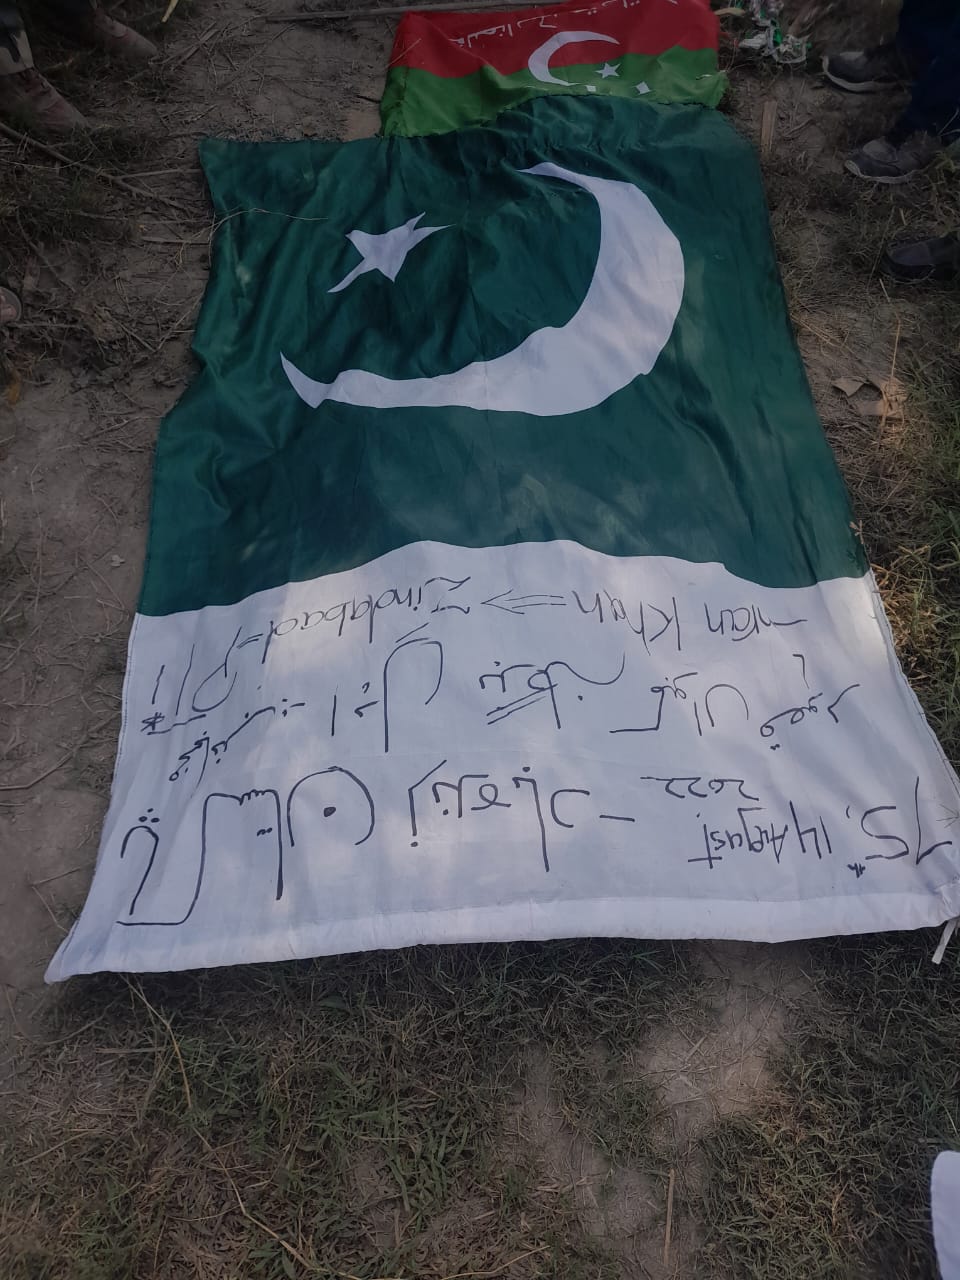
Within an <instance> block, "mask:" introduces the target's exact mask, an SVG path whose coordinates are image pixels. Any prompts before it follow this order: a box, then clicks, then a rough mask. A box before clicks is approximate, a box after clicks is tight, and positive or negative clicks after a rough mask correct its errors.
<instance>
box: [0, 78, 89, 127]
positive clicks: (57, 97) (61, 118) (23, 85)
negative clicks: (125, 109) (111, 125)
mask: <svg viewBox="0 0 960 1280" xmlns="http://www.w3.org/2000/svg"><path fill="white" fill-rule="evenodd" d="M0 115H5V116H12V117H13V118H14V119H15V120H19V121H21V122H22V123H23V124H25V125H27V127H28V128H30V129H35V130H36V131H37V132H38V133H72V132H73V131H74V130H75V129H89V128H90V122H89V121H88V120H87V119H86V117H84V116H82V115H81V114H80V112H79V111H78V110H77V109H76V107H73V106H71V105H70V103H69V102H68V101H67V100H66V98H64V97H62V95H61V94H59V93H57V91H56V89H55V88H54V87H53V85H52V84H51V83H50V81H49V80H48V79H47V78H46V77H45V76H42V75H41V74H40V72H39V71H37V70H36V69H35V68H34V67H28V68H27V69H26V70H25V71H14V72H13V73H12V74H9V75H3V76H0Z"/></svg>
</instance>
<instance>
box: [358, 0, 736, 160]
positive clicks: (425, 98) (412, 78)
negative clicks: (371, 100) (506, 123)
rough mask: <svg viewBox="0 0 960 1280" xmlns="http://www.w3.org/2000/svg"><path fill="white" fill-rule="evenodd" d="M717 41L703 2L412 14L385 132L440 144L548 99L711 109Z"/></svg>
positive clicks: (610, 2) (716, 96)
mask: <svg viewBox="0 0 960 1280" xmlns="http://www.w3.org/2000/svg"><path fill="white" fill-rule="evenodd" d="M717 36H718V24H717V19H716V18H715V17H714V16H713V14H712V12H711V11H710V7H709V5H708V4H707V2H706V0H597V2H596V3H594V4H586V5H576V4H566V5H558V6H557V7H556V8H553V9H551V8H549V7H547V6H542V7H539V8H536V9H516V10H511V11H510V12H506V13H482V14H476V13H472V14H463V13H408V14H406V16H405V17H404V18H403V19H402V20H401V22H400V24H399V26H398V27H397V36H396V40H395V42H394V46H393V55H392V57H391V59H390V67H389V70H388V72H387V82H386V86H385V88H384V93H383V100H382V102H381V104H380V115H381V119H382V122H383V132H384V133H385V134H402V135H405V136H408V137H411V136H416V135H418V134H425V133H443V132H445V131H446V130H448V129H458V128H460V127H461V126H463V125H467V124H479V123H483V122H484V121H488V120H492V119H493V118H494V117H495V116H496V115H497V114H498V113H499V112H501V111H503V110H505V109H506V108H507V107H513V106H517V105H518V104H520V103H522V102H526V101H527V100H528V99H530V98H533V97H539V96H540V95H542V94H545V93H574V94H584V95H586V94H612V95H615V96H617V97H621V98H627V99H629V100H630V101H631V102H639V101H640V100H641V99H643V98H647V99H648V100H650V101H654V102H699V103H702V104H703V105H705V106H709V107H715V106H716V105H717V103H718V102H719V100H720V97H721V95H722V93H723V89H724V85H725V83H726V81H725V77H724V76H723V75H721V74H720V72H718V70H717ZM641 119H642V118H641ZM639 123H641V122H640V121H637V120H634V121H632V122H631V125H630V128H631V130H632V129H636V128H637V126H638V124H639Z"/></svg>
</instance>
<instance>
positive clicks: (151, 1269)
mask: <svg viewBox="0 0 960 1280" xmlns="http://www.w3.org/2000/svg"><path fill="white" fill-rule="evenodd" d="M693 978H694V975H693V974H692V973H691V972H690V970H689V966H688V964H687V962H686V961H685V959H684V953H683V952H682V951H677V950H674V949H673V948H671V947H670V946H666V945H650V944H636V943H609V942H596V943H590V942H581V941H578V942H575V943H562V944H548V945H544V946H539V945H537V946H534V945H514V946H502V947H461V948H449V947H446V948H429V949H428V948H423V949H413V950H407V951H403V952H390V953H382V954H373V955H362V956H351V957H346V958H343V959H340V960H329V961H327V960H324V961H316V962H314V963H310V964H302V965H271V966H269V967H268V968H255V967H248V968H244V969H237V970H219V971H213V972H206V973H198V974H191V975H182V976H177V977H172V978H168V979H144V980H143V983H142V986H141V984H140V982H139V981H135V982H133V983H132V984H129V985H127V984H126V983H125V982H124V981H123V980H122V979H119V978H107V979H103V980H100V981H94V982H85V983H78V984H75V985H74V986H73V987H71V988H70V989H69V991H70V993H72V998H69V997H68V999H67V1002H66V1004H65V1005H64V1007H63V1008H62V1010H61V1021H60V1025H59V1027H57V1028H55V1029H53V1030H52V1032H51V1038H50V1042H49V1043H48V1044H46V1045H36V1044H29V1043H28V1042H24V1043H23V1045H22V1058H21V1061H20V1070H21V1071H22V1073H23V1078H24V1081H25V1082H29V1092H28V1094H26V1095H23V1094H20V1095H18V1097H17V1099H16V1101H15V1103H14V1104H13V1106H12V1107H11V1108H10V1109H9V1110H8V1114H7V1119H6V1123H5V1133H4V1138H3V1146H2V1148H0V1274H2V1275H3V1276H4V1277H5V1278H7V1277H9V1280H54V1278H57V1280H59V1278H61V1277H62V1278H63V1280H133V1278H134V1277H137V1278H140V1277H143V1278H146V1277H160V1276H162V1277H164V1278H165V1280H166V1278H168V1277H170V1278H173V1280H175V1278H176V1277H181V1276H182V1277H184V1278H185V1280H186V1277H191V1278H193V1277H196V1276H201V1275H202V1276H203V1277H204V1280H208V1278H209V1280H213V1278H214V1277H219V1276H223V1277H228V1276H229V1277H234V1276H241V1275H242V1276H243V1277H244V1280H248V1278H249V1280H253V1277H258V1278H259V1277H263V1278H264V1280H281V1278H282V1277H290V1276H306V1275H322V1276H330V1277H333V1276H356V1277H379V1276H416V1277H417V1278H418V1280H421V1278H422V1280H427V1278H428V1277H429V1278H439V1277H450V1276H453V1275H454V1274H457V1273H480V1274H488V1273H489V1274H491V1275H496V1274H500V1273H503V1274H508V1275H509V1276H511V1277H515V1278H518V1280H519V1278H522V1277H533V1276H538V1277H548V1276H549V1277H554V1276H555V1277H558V1278H559V1277H562V1278H563V1280H579V1278H580V1277H582V1278H583V1280H587V1278H588V1277H589V1278H590V1280H606V1278H609V1280H614V1277H615V1276H616V1275H617V1271H616V1268H615V1266H614V1263H613V1261H612V1259H611V1257H610V1256H608V1255H607V1254H606V1253H605V1250H604V1248H603V1246H602V1242H600V1241H597V1240H595V1239H593V1238H591V1236H590V1235H588V1234H587V1233H586V1232H585V1231H584V1229H583V1227H582V1225H581V1223H580V1221H579V1219H578V1217H577V1214H576V1212H575V1208H574V1200H573V1194H572V1193H573V1190H574V1187H573V1184H572V1182H568V1183H566V1184H564V1183H563V1182H558V1181H557V1180H556V1178H555V1177H553V1176H551V1175H550V1173H549V1168H550V1166H549V1162H545V1160H544V1153H543V1152H542V1151H541V1150H540V1148H539V1145H538V1144H539V1142H540V1137H539V1135H538V1134H537V1133H536V1132H535V1131H534V1130H533V1128H532V1127H531V1125H530V1123H529V1116H528V1115H526V1113H525V1111H524V1106H523V1086H524V1081H525V1075H526V1071H527V1066H528V1063H529V1061H530V1057H531V1054H534V1055H538V1056H542V1055H545V1059H546V1063H547V1065H548V1069H549V1073H550V1078H551V1080H552V1089H553V1093H554V1103H555V1105H556V1107H558V1108H559V1110H560V1111H561V1112H562V1114H563V1116H564V1118H565V1120H566V1123H567V1124H568V1125H569V1126H570V1127H571V1132H577V1131H579V1132H581V1133H583V1134H585V1135H588V1136H589V1137H590V1138H591V1139H593V1140H595V1141H596V1142H597V1143H598V1144H600V1145H601V1147H602V1148H605V1149H607V1150H610V1151H616V1152H618V1154H621V1155H627V1154H629V1155H630V1156H632V1157H633V1158H634V1159H639V1158H641V1157H642V1156H643V1154H644V1153H643V1149H642V1145H641V1144H640V1141H639V1140H640V1138H641V1137H642V1135H643V1134H645V1132H646V1120H647V1117H648V1114H649V1111H650V1107H651V1098H650V1095H649V1092H648V1087H647V1086H646V1085H644V1084H642V1083H638V1082H634V1083H632V1084H629V1085H628V1084H626V1083H625V1082H624V1080H623V1069H622V1066H618V1064H620V1062H621V1056H622V1054H623V1053H624V1052H625V1047H626V1046H629V1045H636V1044H637V1043H638V1042H640V1041H642V1040H643V1039H644V1038H645V1037H646V1035H647V1034H648V1033H649V1031H650V1029H651V1027H652V1026H654V1025H655V1024H657V1023H658V1022H659V1021H660V1020H662V1018H663V1016H664V1014H665V1012H666V1011H667V1009H668V1008H670V1009H671V1012H672V1015H673V1016H674V1017H676V1016H677V1014H678V1010H677V1006H676V998H677V993H678V992H683V993H685V994H684V996H683V998H684V999H687V1000H689V999H690V993H691V991H692V990H694V989H695V987H696V983H695V981H694V980H693ZM600 1054H603V1061H602V1062H601V1060H600V1058H599V1057H598V1055H600ZM611 1081H612V1082H613V1089H612V1091H608V1084H609V1083H610V1082H611ZM625 1132H630V1133H631V1134H632V1137H631V1140H630V1143H629V1148H628V1149H625V1146H624V1136H623V1135H624V1133H625ZM511 1134H512V1136H511ZM649 1160H650V1157H649V1156H648V1157H647V1162H648V1163H649Z"/></svg>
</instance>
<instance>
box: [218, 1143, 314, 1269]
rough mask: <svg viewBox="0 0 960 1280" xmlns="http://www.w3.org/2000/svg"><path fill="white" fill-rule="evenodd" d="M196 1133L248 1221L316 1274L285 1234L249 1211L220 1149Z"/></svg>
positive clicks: (311, 1264) (312, 1265) (310, 1264)
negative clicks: (285, 1237)
mask: <svg viewBox="0 0 960 1280" xmlns="http://www.w3.org/2000/svg"><path fill="white" fill-rule="evenodd" d="M194 1133H196V1135H197V1137H198V1138H199V1139H200V1141H201V1142H202V1143H203V1145H204V1146H205V1147H206V1149H207V1150H208V1151H209V1152H210V1154H211V1155H212V1156H213V1158H214V1160H216V1162H217V1164H218V1165H219V1166H220V1169H221V1171H222V1172H223V1176H224V1177H225V1178H226V1180H227V1181H228V1182H229V1183H230V1186H231V1187H232V1188H233V1194H234V1196H235V1197H236V1201H237V1207H238V1208H239V1210H240V1212H241V1213H242V1214H243V1216H244V1217H245V1218H246V1220H247V1221H248V1222H252V1223H253V1225H254V1226H255V1227H259V1228H260V1230H261V1231H265V1232H266V1233H267V1235H268V1236H269V1237H270V1239H271V1240H276V1242H277V1244H278V1245H279V1246H280V1247H281V1249H284V1250H285V1251H286V1252H287V1253H288V1254H289V1255H290V1257H291V1258H293V1259H294V1261H295V1262H299V1263H300V1265H301V1267H305V1268H306V1269H307V1271H312V1272H313V1273H314V1274H316V1272H317V1270H318V1268H317V1267H316V1266H315V1265H314V1264H313V1263H311V1262H308V1261H307V1259H306V1258H305V1257H304V1256H303V1254H302V1253H301V1252H300V1251H299V1249H295V1248H294V1247H293V1245H292V1244H289V1243H288V1242H287V1241H286V1240H284V1238H283V1236H281V1235H278V1234H277V1233H276V1231H274V1229H273V1227H268V1226H267V1224H266V1223H265V1222H261V1221H260V1219H259V1218H255V1217H254V1216H253V1214H252V1213H251V1212H250V1211H249V1209H248V1208H247V1206H246V1205H245V1204H244V1203H243V1196H241V1194H240V1188H239V1187H238V1186H237V1184H236V1182H235V1181H234V1180H233V1178H232V1177H231V1176H230V1172H229V1170H228V1169H227V1166H226V1165H225V1164H224V1163H223V1160H222V1159H221V1157H220V1153H219V1151H215V1150H214V1148H213V1147H212V1146H211V1145H210V1143H209V1142H208V1141H207V1139H206V1138H205V1137H204V1136H203V1134H202V1133H200V1132H199V1130H197V1129H194Z"/></svg>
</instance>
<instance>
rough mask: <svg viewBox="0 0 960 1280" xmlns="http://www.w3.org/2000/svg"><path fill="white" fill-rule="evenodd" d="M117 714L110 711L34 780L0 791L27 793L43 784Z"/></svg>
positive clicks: (7, 784) (0, 787) (15, 783)
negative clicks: (38, 784)
mask: <svg viewBox="0 0 960 1280" xmlns="http://www.w3.org/2000/svg"><path fill="white" fill-rule="evenodd" d="M119 714H120V713H119V711H111V712H110V714H109V715H108V716H107V717H106V718H105V719H103V720H99V721H97V723H96V724H95V725H94V726H93V728H92V729H88V730H87V732H86V733H85V734H84V735H83V737H82V738H81V739H80V741H79V742H78V743H77V745H76V746H75V747H73V748H72V749H71V750H70V751H68V752H67V754H66V755H65V756H61V758H60V759H59V760H58V761H57V763H56V764H52V765H51V766H50V768H49V769H45V770H44V771H43V773H38V774H37V776H36V777H35V778H31V779H30V781H29V782H5V783H3V784H2V785H0V791H29V790H30V788H31V787H35V786H36V785H37V783H38V782H43V780H44V779H45V778H49V777H50V775H51V773H56V772H57V770H58V769H62V768H63V766H64V765H65V764H67V763H69V761H71V760H72V759H73V758H74V756H75V755H76V754H77V752H78V751H79V750H80V748H81V747H83V746H85V745H86V743H87V741H88V740H89V739H90V738H92V737H93V735H94V734H95V733H99V731H100V730H101V729H105V728H106V727H107V725H108V724H109V723H110V721H111V720H116V718H117V716H118V715H119Z"/></svg>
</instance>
